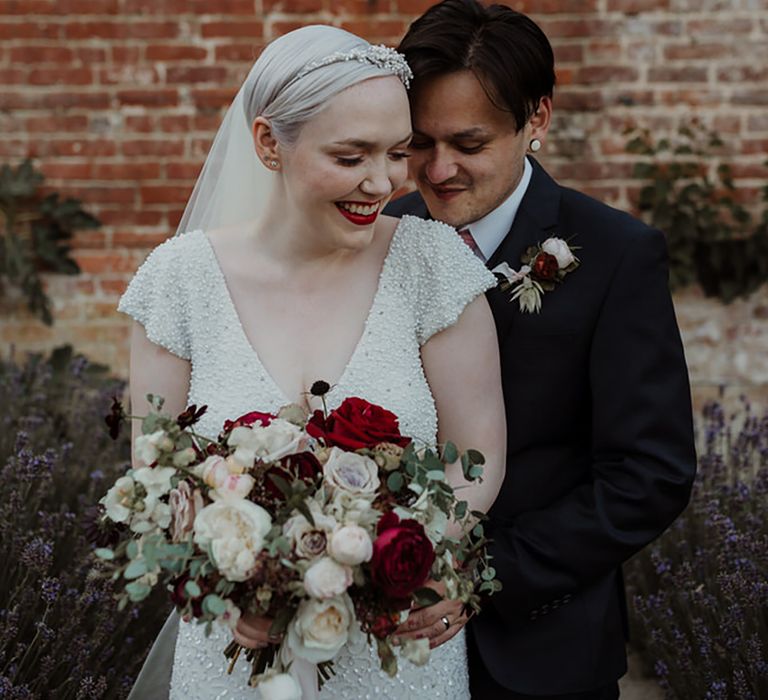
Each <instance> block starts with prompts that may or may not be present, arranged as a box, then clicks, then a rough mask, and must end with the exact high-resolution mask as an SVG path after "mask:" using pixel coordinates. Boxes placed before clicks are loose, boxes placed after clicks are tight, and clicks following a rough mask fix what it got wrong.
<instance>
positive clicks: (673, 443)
mask: <svg viewBox="0 0 768 700" xmlns="http://www.w3.org/2000/svg"><path fill="white" fill-rule="evenodd" d="M589 374H590V387H591V392H592V428H593V432H592V436H591V443H592V467H591V469H592V480H591V482H590V483H585V484H582V485H580V486H579V487H577V488H575V489H574V490H573V491H571V492H570V493H568V494H567V495H566V496H565V497H563V498H561V499H560V500H558V501H556V502H554V503H552V504H551V505H550V506H548V507H546V508H544V509H540V510H534V511H530V512H527V513H524V514H522V515H520V516H518V517H517V518H516V519H515V520H514V521H513V522H512V523H511V524H504V525H498V524H496V525H493V526H492V531H491V537H492V538H494V543H493V544H492V546H491V554H492V555H493V557H494V566H495V568H496V570H497V572H498V575H499V578H500V580H501V581H502V582H503V584H504V588H503V590H502V591H501V593H498V594H496V595H494V596H493V597H492V598H491V605H492V607H494V608H495V609H496V611H497V612H498V613H500V614H501V615H502V616H503V617H505V618H510V620H511V619H513V618H519V616H520V615H523V616H525V617H526V618H528V617H536V616H537V614H538V613H539V611H541V612H543V611H544V610H546V609H548V608H544V609H543V610H541V606H544V605H547V606H550V605H553V604H554V606H555V607H557V605H558V604H560V603H561V602H563V601H567V600H569V599H570V597H571V596H572V595H575V594H576V593H577V591H578V589H579V588H580V587H582V586H583V585H585V584H588V583H589V582H590V581H593V580H595V579H597V578H598V577H600V576H603V575H605V574H607V573H608V572H609V571H611V570H614V569H616V568H617V567H618V566H619V565H620V564H621V563H622V562H624V561H625V560H626V559H628V558H629V557H631V556H632V555H633V554H635V553H636V552H637V551H639V550H640V549H641V548H643V547H644V546H645V545H646V544H648V543H649V542H651V541H652V540H653V539H655V538H656V537H658V536H659V535H660V534H661V533H662V532H663V531H664V530H665V529H666V528H667V527H668V526H669V524H670V523H671V522H672V521H673V520H674V518H675V517H676V516H677V515H678V514H679V513H680V512H681V511H682V510H683V509H684V508H685V506H686V504H687V503H688V499H689V496H690V489H691V486H692V483H693V478H694V474H695V463H696V458H695V452H694V447H693V427H692V416H691V403H690V388H689V384H688V374H687V368H686V364H685V358H684V356H683V348H682V343H681V341H680V334H679V331H678V328H677V323H676V320H675V315H674V309H673V306H672V300H671V297H670V294H669V291H668V286H667V259H666V245H665V241H664V236H663V234H661V233H660V232H659V231H651V230H649V229H644V230H641V231H639V232H638V233H637V234H636V235H635V236H634V239H633V240H632V241H631V242H630V243H629V245H628V246H627V248H626V250H625V251H624V254H623V256H622V258H621V260H620V262H619V264H618V265H617V267H616V269H615V272H614V274H613V279H612V281H611V283H610V285H609V289H608V292H607V294H606V297H605V299H604V302H603V306H602V309H601V310H600V312H599V318H598V321H597V325H596V329H595V333H594V336H593V339H592V347H591V355H590V367H589ZM512 429H514V426H512Z"/></svg>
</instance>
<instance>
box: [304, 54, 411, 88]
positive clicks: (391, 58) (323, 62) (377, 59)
mask: <svg viewBox="0 0 768 700" xmlns="http://www.w3.org/2000/svg"><path fill="white" fill-rule="evenodd" d="M345 61H359V62H360V63H370V64H372V65H374V66H377V67H378V68H381V69H382V70H385V71H388V72H389V73H392V74H393V75H396V76H397V77H398V78H400V80H401V81H402V82H403V85H405V87H406V88H408V87H410V85H411V78H413V73H412V72H411V69H410V67H409V66H408V63H406V60H405V57H404V56H403V55H402V54H401V53H398V52H397V51H395V50H394V49H391V48H389V47H388V46H384V44H379V45H378V46H373V45H371V46H368V48H365V49H352V50H351V51H337V52H336V53H332V54H329V55H328V56H325V58H320V59H318V60H317V61H311V62H310V63H307V65H306V66H304V68H302V69H301V70H300V71H299V73H298V75H297V76H296V79H297V80H298V79H299V78H303V77H304V76H305V75H307V74H308V73H311V72H312V71H314V70H317V69H318V68H322V67H323V66H330V65H331V64H333V63H343V62H345Z"/></svg>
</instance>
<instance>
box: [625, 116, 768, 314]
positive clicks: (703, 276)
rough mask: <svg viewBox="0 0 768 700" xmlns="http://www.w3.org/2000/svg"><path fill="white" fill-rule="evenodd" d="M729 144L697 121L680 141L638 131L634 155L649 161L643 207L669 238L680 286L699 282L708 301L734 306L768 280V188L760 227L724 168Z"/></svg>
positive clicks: (640, 167) (639, 172)
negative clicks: (722, 155)
mask: <svg viewBox="0 0 768 700" xmlns="http://www.w3.org/2000/svg"><path fill="white" fill-rule="evenodd" d="M673 141H674V142H673ZM722 146H723V142H722V141H721V140H720V138H719V136H718V135H717V134H716V133H715V132H712V131H707V130H705V129H704V128H703V127H702V126H701V125H700V124H699V123H698V122H696V121H693V122H692V123H691V125H690V126H683V127H681V128H680V129H679V130H678V132H677V135H676V137H675V138H674V139H670V138H661V139H659V140H657V141H654V139H653V138H652V136H651V134H650V132H649V131H647V130H634V131H631V132H629V140H628V142H627V145H626V150H627V152H628V153H632V154H635V155H638V156H640V157H641V159H640V160H638V161H637V162H636V163H635V166H634V171H633V174H634V177H636V178H638V179H639V180H643V181H644V182H645V183H646V184H644V185H643V187H642V189H641V190H640V194H639V197H638V200H637V202H636V204H637V206H638V208H639V209H640V211H641V213H642V215H643V217H644V218H645V219H646V221H647V222H648V223H649V224H650V225H652V226H654V227H656V228H658V229H661V230H662V231H664V232H665V233H666V235H667V243H668V247H669V257H670V286H671V287H672V289H676V288H680V287H685V286H687V285H690V284H694V283H698V284H700V285H701V287H702V289H703V290H704V293H705V294H706V295H707V296H713V297H719V298H720V299H722V300H723V301H724V302H725V303H730V302H731V301H733V300H734V299H735V298H737V297H746V296H749V294H751V293H752V292H754V291H755V290H756V289H757V288H758V287H760V286H761V285H762V284H763V283H764V282H765V281H766V279H768V186H767V187H766V188H765V189H764V191H763V200H764V204H765V205H764V207H763V211H762V215H761V219H760V221H758V222H756V220H755V217H754V216H753V214H752V213H751V212H750V211H749V210H748V209H747V208H746V207H744V206H743V205H742V204H740V203H739V201H738V199H737V197H736V187H735V184H734V182H733V176H732V170H731V167H730V166H729V165H727V164H723V163H720V164H719V165H718V163H719V159H720V156H719V155H718V150H719V149H721V147H722Z"/></svg>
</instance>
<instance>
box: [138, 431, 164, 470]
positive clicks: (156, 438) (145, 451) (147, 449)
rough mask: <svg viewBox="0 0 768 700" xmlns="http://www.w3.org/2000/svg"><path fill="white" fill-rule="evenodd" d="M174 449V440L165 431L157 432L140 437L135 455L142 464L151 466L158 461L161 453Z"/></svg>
mask: <svg viewBox="0 0 768 700" xmlns="http://www.w3.org/2000/svg"><path fill="white" fill-rule="evenodd" d="M172 449H173V440H171V439H170V438H169V437H168V436H167V435H166V434H165V431H164V430H157V431H155V432H154V433H149V434H148V435H139V437H137V438H136V442H135V443H134V450H133V453H134V455H135V456H136V459H138V460H139V461H140V462H142V463H143V464H145V465H146V466H149V465H150V464H152V463H153V462H155V461H156V460H157V458H158V457H159V456H160V452H161V451H166V452H167V451H170V450H172Z"/></svg>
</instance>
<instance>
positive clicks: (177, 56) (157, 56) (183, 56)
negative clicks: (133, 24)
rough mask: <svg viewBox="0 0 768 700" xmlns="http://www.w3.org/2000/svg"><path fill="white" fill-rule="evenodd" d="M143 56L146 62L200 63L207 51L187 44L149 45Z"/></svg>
mask: <svg viewBox="0 0 768 700" xmlns="http://www.w3.org/2000/svg"><path fill="white" fill-rule="evenodd" d="M144 55H145V57H146V59H147V60H148V61H184V60H192V61H202V60H204V59H205V58H206V56H207V55H208V50H207V49H205V48H204V47H202V46H189V44H150V45H149V46H147V47H146V48H145V49H144Z"/></svg>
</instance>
